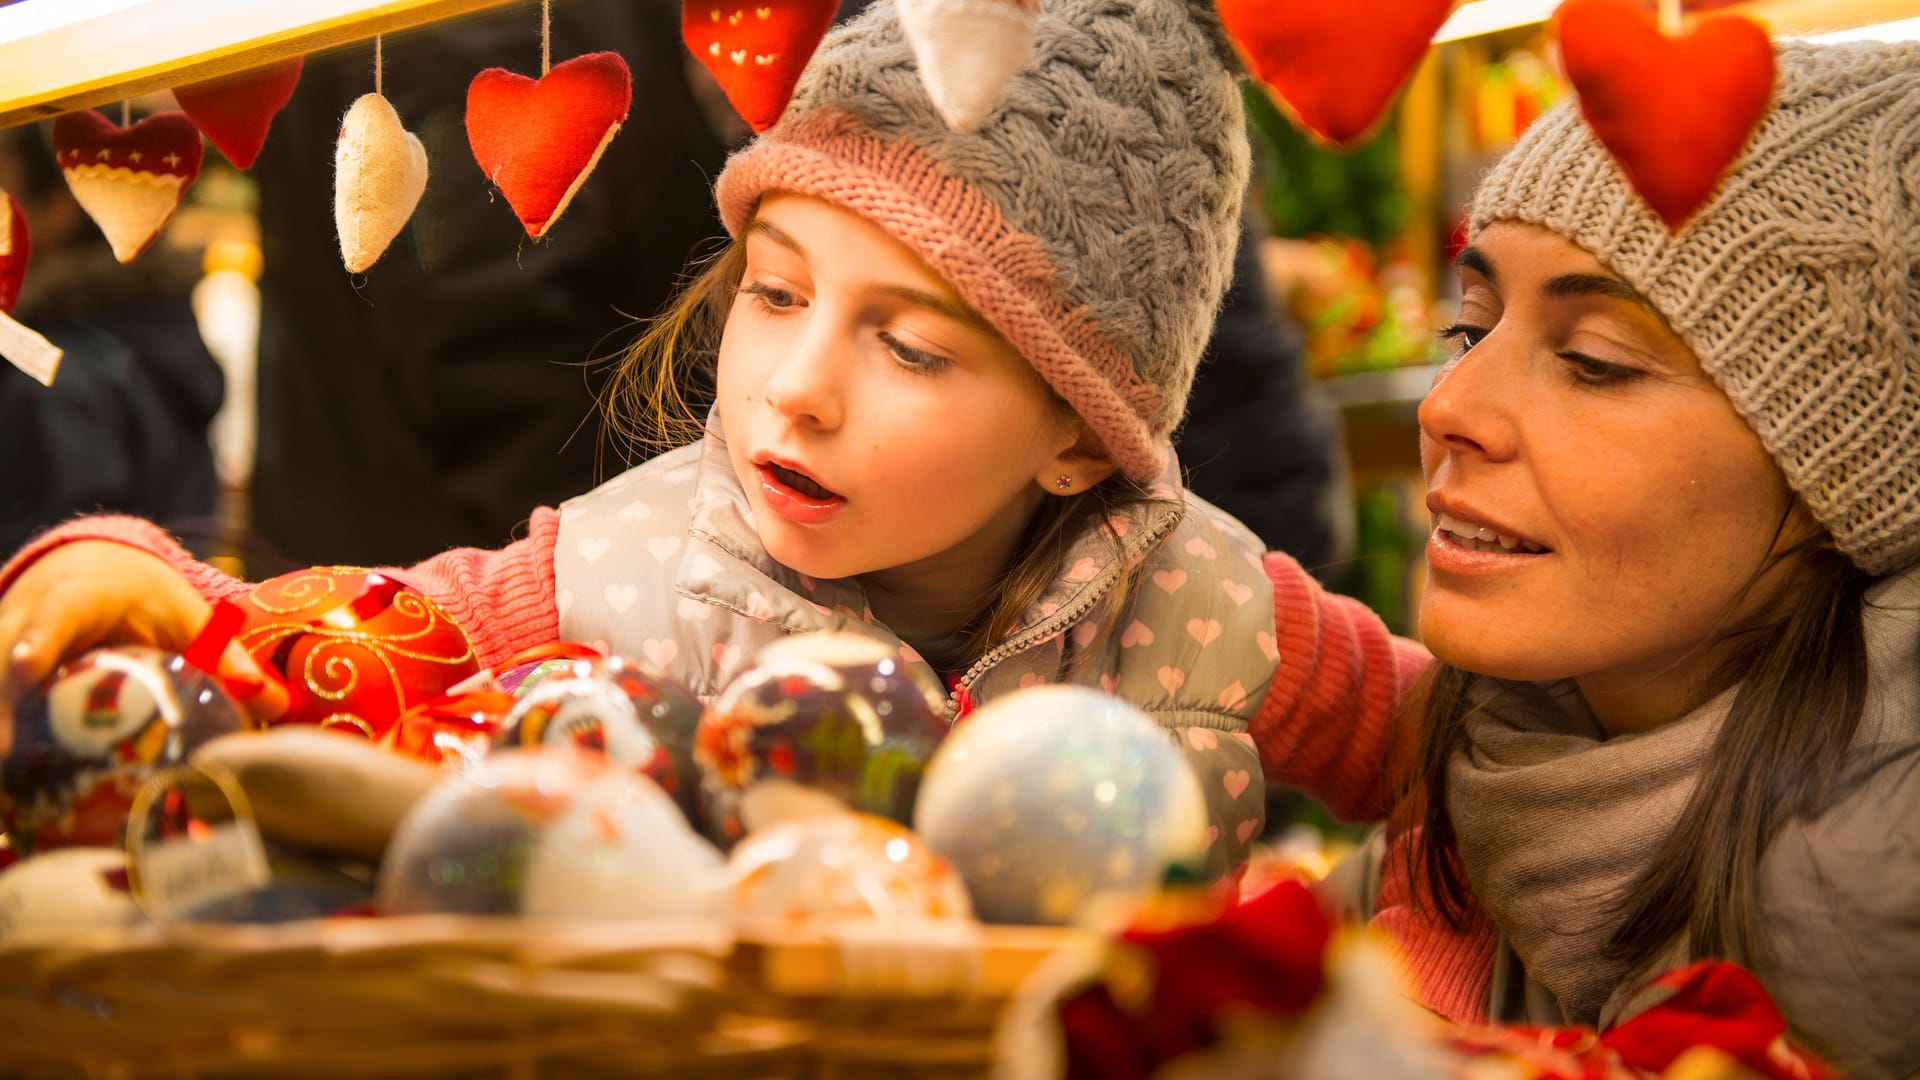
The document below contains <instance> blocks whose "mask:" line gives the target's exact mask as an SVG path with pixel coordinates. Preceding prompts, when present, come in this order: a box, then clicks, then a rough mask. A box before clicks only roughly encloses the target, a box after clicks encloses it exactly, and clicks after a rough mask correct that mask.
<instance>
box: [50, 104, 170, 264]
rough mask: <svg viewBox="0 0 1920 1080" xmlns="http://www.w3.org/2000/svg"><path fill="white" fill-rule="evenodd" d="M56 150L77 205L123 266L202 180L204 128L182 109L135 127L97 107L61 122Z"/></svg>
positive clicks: (55, 137)
mask: <svg viewBox="0 0 1920 1080" xmlns="http://www.w3.org/2000/svg"><path fill="white" fill-rule="evenodd" d="M53 150H54V154H55V156H56V158H57V159H58V161H59V162H60V171H61V173H62V174H63V175H65V176H66V178H67V187H68V188H69V189H71V190H72V191H73V197H74V200H75V201H76V202H78V203H79V204H80V207H81V209H83V210H85V211H86V212H87V216H89V217H91V218H93V222H94V224H96V225H98V226H99V227H100V231H101V232H103V233H105V234H106V236H107V243H108V244H110V245H112V247H113V256H114V258H116V259H119V260H120V261H121V262H123V263H129V262H132V261H133V260H134V259H135V258H137V257H138V256H139V254H140V253H141V252H143V251H145V250H147V246H148V245H149V244H151V243H153V239H154V237H156V236H158V235H160V227H161V226H163V225H165V224H166V223H167V219H168V218H170V217H172V216H173V212H174V210H175V209H176V208H178V207H179V205H180V199H181V197H182V196H184V195H185V194H186V191H187V188H188V186H190V185H191V184H192V183H193V181H194V178H195V177H197V176H199V175H200V154H201V148H200V129H199V128H196V127H194V126H193V121H192V120H189V119H187V115H186V114H185V113H180V112H163V113H157V114H155V115H153V116H149V117H147V118H146V119H145V120H142V121H140V122H139V123H137V124H135V125H133V126H132V127H129V128H122V127H121V126H120V125H118V124H116V123H114V122H113V121H111V120H109V119H107V118H106V117H104V116H102V115H100V114H99V113H97V112H95V111H93V110H92V109H83V110H81V111H80V112H71V113H67V114H65V115H64V116H61V117H58V118H57V119H55V120H54V122H53Z"/></svg>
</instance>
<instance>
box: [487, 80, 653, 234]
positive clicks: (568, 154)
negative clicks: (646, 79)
mask: <svg viewBox="0 0 1920 1080" xmlns="http://www.w3.org/2000/svg"><path fill="white" fill-rule="evenodd" d="M632 102H633V76H632V75H631V74H630V73H629V72H628V71H627V62H626V61H625V60H622V59H621V58H620V54H619V53H612V52H598V53H588V54H586V55H584V56H576V57H574V58H573V59H571V60H568V61H566V62H565V63H561V64H555V65H554V66H553V69H552V70H550V71H548V72H547V73H546V74H545V75H542V76H541V77H540V78H538V79H529V78H527V77H526V76H525V75H516V74H514V73H513V72H511V71H508V70H506V69H505V68H488V69H486V70H485V71H482V72H481V73H480V74H478V75H475V76H474V77H473V82H472V83H470V84H469V85H468V87H467V143H468V145H469V146H471V147H472V148H473V159H474V160H475V161H477V162H479V163H480V171H481V172H483V173H485V174H486V176H487V179H488V180H491V181H492V182H493V185H494V186H495V187H497V188H499V189H500V193H501V194H502V195H504V196H506V199H507V205H509V206H511V207H513V212H514V214H515V215H516V216H518V217H519V218H520V223H521V224H522V225H524V226H526V229H527V235H528V236H531V237H534V238H536V239H538V238H539V237H542V236H545V235H546V234H547V230H548V229H551V228H553V224H554V222H556V221H558V220H560V215H561V214H563V213H565V212H566V209H567V204H568V203H569V202H571V201H572V200H573V196H574V193H575V192H577V191H579V190H580V185H581V184H583V183H585V182H586V179H587V176H588V174H590V173H591V172H593V167H594V166H595V165H597V164H599V161H600V155H601V154H602V153H604V152H605V151H606V149H607V144H608V143H611V142H612V141H613V137H614V135H616V134H618V133H619V131H620V124H621V122H622V121H624V120H625V119H626V118H627V109H628V107H629V106H630V105H631V104H632Z"/></svg>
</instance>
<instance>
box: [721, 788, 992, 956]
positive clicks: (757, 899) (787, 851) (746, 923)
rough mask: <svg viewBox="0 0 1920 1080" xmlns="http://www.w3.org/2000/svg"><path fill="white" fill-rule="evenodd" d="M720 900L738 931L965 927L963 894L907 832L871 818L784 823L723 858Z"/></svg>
mask: <svg viewBox="0 0 1920 1080" xmlns="http://www.w3.org/2000/svg"><path fill="white" fill-rule="evenodd" d="M727 895H728V901H729V905H730V909H731V911H732V914H733V918H734V921H735V923H736V924H737V925H738V926H739V927H740V928H741V929H744V930H760V931H767V932H774V933H778V932H781V931H787V930H792V929H796V928H799V927H804V926H807V925H809V924H812V925H818V924H821V923H835V922H846V921H853V922H862V923H874V924H879V925H894V926H898V925H901V924H912V923H918V922H925V921H927V920H930V919H933V920H943V919H971V918H972V917H973V907H972V905H970V904H969V903H968V902H967V890H966V886H965V885H963V884H961V882H960V875H958V874H956V873H954V871H953V867H952V866H951V865H949V864H948V862H947V860H945V859H943V858H941V857H940V856H938V855H935V854H934V853H933V852H932V851H930V850H929V849H928V848H927V845H926V844H925V843H924V842H922V841H921V839H920V838H919V837H918V836H915V835H914V834H913V833H912V832H911V831H910V830H908V829H907V828H906V827H904V826H901V825H897V824H895V823H893V822H891V821H888V820H886V819H885V818H877V817H874V816H873V815H871V814H828V815H825V816H822V817H816V818H807V819H804V820H799V821H783V822H781V823H779V824H777V825H772V826H769V827H767V828H765V829H761V830H759V831H757V832H755V833H754V834H753V835H751V836H749V837H747V838H746V839H745V840H742V841H741V842H740V843H739V845H738V846H736V847H735V848H734V849H733V853H732V854H731V855H729V856H728V858H727Z"/></svg>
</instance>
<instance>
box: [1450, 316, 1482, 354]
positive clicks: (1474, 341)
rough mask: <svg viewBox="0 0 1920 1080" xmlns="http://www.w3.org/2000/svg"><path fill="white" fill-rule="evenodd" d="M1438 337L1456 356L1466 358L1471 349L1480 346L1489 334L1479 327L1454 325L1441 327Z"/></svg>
mask: <svg viewBox="0 0 1920 1080" xmlns="http://www.w3.org/2000/svg"><path fill="white" fill-rule="evenodd" d="M1438 336H1439V338H1440V340H1441V341H1442V342H1444V343H1446V345H1447V346H1448V347H1450V348H1451V349H1452V350H1453V355H1454V356H1464V355H1465V354H1466V353H1467V351H1468V350H1469V349H1472V348H1473V347H1474V346H1475V345H1478V344H1480V339H1481V338H1483V337H1486V336H1487V332H1486V330H1484V329H1482V328H1481V327H1478V326H1468V325H1467V324H1466V323H1454V324H1453V325H1451V326H1443V327H1441V328H1440V332H1439V335H1438Z"/></svg>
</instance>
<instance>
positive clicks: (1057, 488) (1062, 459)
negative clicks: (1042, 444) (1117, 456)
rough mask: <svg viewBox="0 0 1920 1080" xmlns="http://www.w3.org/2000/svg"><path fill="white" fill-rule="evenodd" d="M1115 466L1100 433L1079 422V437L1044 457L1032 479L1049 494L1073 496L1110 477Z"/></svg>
mask: <svg viewBox="0 0 1920 1080" xmlns="http://www.w3.org/2000/svg"><path fill="white" fill-rule="evenodd" d="M1118 468H1119V466H1118V465H1115V464H1114V463H1113V459H1112V458H1111V457H1109V456H1108V455H1107V447H1106V444H1105V443H1103V442H1101V441H1100V436H1098V435H1096V434H1094V433H1093V431H1092V430H1091V429H1089V428H1088V427H1087V426H1086V425H1084V424H1081V425H1079V436H1078V437H1077V438H1075V439H1074V441H1073V442H1072V443H1070V444H1068V445H1067V447H1066V448H1065V449H1063V450H1061V451H1060V452H1059V453H1057V454H1055V455H1053V456H1052V457H1050V458H1048V459H1047V460H1046V463H1045V464H1043V465H1042V466H1041V467H1040V472H1039V474H1038V475H1037V476H1035V477H1034V482H1035V483H1037V484H1039V485H1040V487H1041V489H1042V490H1044V491H1046V492H1047V493H1048V494H1050V495H1075V494H1078V493H1080V492H1082V491H1085V490H1087V489H1088V488H1090V487H1093V486H1094V485H1096V484H1098V483H1099V482H1100V481H1102V480H1105V479H1106V478H1107V477H1109V476H1112V475H1113V474H1114V472H1115V470H1117V469H1118Z"/></svg>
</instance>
